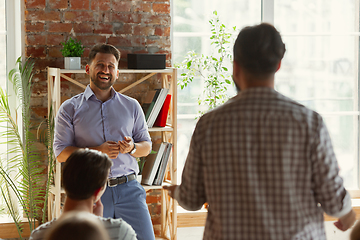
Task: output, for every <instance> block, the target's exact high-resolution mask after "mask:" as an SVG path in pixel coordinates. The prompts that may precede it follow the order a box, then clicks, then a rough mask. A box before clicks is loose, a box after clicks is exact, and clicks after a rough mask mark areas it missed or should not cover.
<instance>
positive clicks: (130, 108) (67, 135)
mask: <svg viewBox="0 0 360 240" xmlns="http://www.w3.org/2000/svg"><path fill="white" fill-rule="evenodd" d="M125 136H130V137H132V139H133V141H134V142H142V141H148V142H149V143H150V144H151V138H150V135H149V132H148V127H147V124H146V121H145V116H144V113H143V111H142V109H141V106H140V104H139V103H138V101H137V100H135V99H133V98H131V97H128V96H125V95H123V94H120V93H118V92H116V91H115V90H114V89H113V88H111V97H110V99H109V100H107V101H106V102H102V101H100V100H99V99H97V98H96V96H95V94H94V92H93V91H92V90H91V88H90V86H89V85H88V86H87V88H86V89H85V91H84V92H83V93H80V94H78V95H76V96H74V97H72V98H71V99H68V100H66V101H65V102H64V103H63V104H62V105H61V106H60V109H59V111H58V113H57V116H56V119H55V136H54V152H55V156H56V157H57V156H58V155H59V154H60V153H61V152H62V151H63V150H64V149H65V148H66V147H68V146H75V147H80V148H85V147H95V146H99V145H101V144H103V143H104V142H106V141H116V142H117V141H121V140H124V137H125ZM112 160H113V163H114V165H113V166H112V168H111V171H110V175H109V177H110V178H112V177H119V176H123V175H128V174H131V173H136V174H137V173H138V172H139V167H138V164H137V161H136V159H135V158H134V157H133V156H131V155H130V154H128V153H126V154H122V153H119V155H118V156H117V158H116V159H112Z"/></svg>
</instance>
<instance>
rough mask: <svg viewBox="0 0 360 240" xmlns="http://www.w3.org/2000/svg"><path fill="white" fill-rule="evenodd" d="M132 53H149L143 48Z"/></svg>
mask: <svg viewBox="0 0 360 240" xmlns="http://www.w3.org/2000/svg"><path fill="white" fill-rule="evenodd" d="M133 53H149V52H148V51H147V50H146V49H145V47H144V48H142V49H137V50H136V51H133Z"/></svg>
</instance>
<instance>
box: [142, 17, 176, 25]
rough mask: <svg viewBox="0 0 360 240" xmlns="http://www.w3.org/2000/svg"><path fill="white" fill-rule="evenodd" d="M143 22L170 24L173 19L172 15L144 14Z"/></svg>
mask: <svg viewBox="0 0 360 240" xmlns="http://www.w3.org/2000/svg"><path fill="white" fill-rule="evenodd" d="M142 23H145V24H156V25H165V26H170V23H171V20H170V15H165V14H164V15H163V14H162V15H150V14H143V16H142Z"/></svg>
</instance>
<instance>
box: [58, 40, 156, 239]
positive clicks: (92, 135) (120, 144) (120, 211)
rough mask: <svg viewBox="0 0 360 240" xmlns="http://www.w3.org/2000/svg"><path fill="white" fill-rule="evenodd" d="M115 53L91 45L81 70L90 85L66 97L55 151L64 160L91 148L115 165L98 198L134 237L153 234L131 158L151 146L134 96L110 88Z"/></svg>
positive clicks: (116, 73) (114, 72)
mask: <svg viewBox="0 0 360 240" xmlns="http://www.w3.org/2000/svg"><path fill="white" fill-rule="evenodd" d="M119 60H120V52H119V50H117V49H116V48H115V47H114V46H112V45H109V44H99V45H96V46H94V47H93V48H92V49H91V51H90V53H89V63H88V64H87V65H86V68H85V69H86V73H87V74H88V75H89V76H90V84H89V85H88V86H87V88H86V89H85V91H84V92H83V93H81V94H79V95H77V96H74V97H72V98H71V99H69V100H67V101H65V102H64V103H63V104H62V105H61V107H60V109H59V112H58V113H57V116H56V121H55V138H54V149H55V150H54V151H55V155H56V156H57V160H58V161H59V162H65V161H66V159H67V157H68V156H69V155H70V154H71V153H72V152H73V151H75V150H76V149H79V148H90V149H95V150H98V151H101V152H103V153H106V154H107V155H108V156H109V157H110V158H111V159H112V161H113V163H114V165H113V166H112V167H111V169H110V174H109V180H108V187H107V189H106V191H105V193H104V195H103V196H102V198H101V200H102V202H103V204H104V217H112V218H123V219H124V220H125V221H126V222H128V223H129V224H130V225H131V226H132V227H133V228H134V230H135V232H136V234H137V237H138V239H140V240H142V239H150V240H152V239H155V237H154V230H153V227H152V223H151V218H150V214H149V210H148V207H147V204H146V192H145V190H144V188H143V187H142V186H141V185H140V183H138V182H137V181H136V180H135V179H136V174H137V173H138V172H139V168H138V164H137V161H136V159H135V158H136V157H142V156H146V155H148V154H149V153H150V150H151V138H150V135H149V133H148V127H147V125H146V121H145V117H144V113H143V111H142V109H141V107H140V104H139V103H138V102H137V101H136V100H135V99H133V98H130V97H128V96H125V95H122V94H120V93H118V92H116V91H115V90H114V89H113V87H112V86H113V84H114V83H115V81H116V80H117V79H118V76H119V70H118V64H119Z"/></svg>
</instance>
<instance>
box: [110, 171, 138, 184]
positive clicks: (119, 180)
mask: <svg viewBox="0 0 360 240" xmlns="http://www.w3.org/2000/svg"><path fill="white" fill-rule="evenodd" d="M135 178H136V174H135V173H132V174H129V175H127V176H121V177H117V178H109V179H108V186H109V187H116V186H117V185H119V184H123V183H126V182H130V181H132V180H135Z"/></svg>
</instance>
